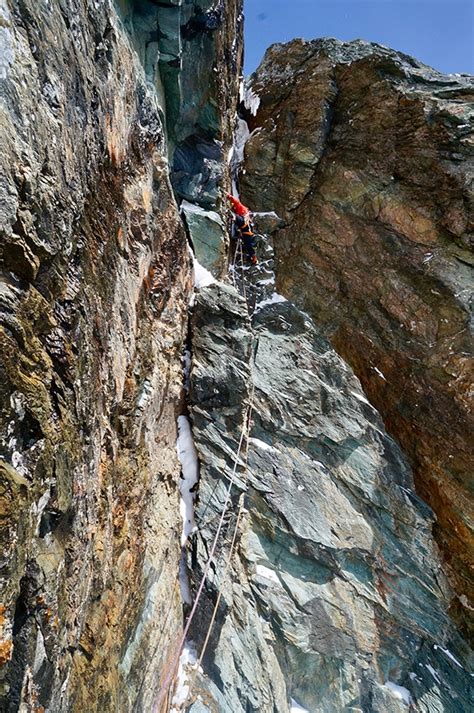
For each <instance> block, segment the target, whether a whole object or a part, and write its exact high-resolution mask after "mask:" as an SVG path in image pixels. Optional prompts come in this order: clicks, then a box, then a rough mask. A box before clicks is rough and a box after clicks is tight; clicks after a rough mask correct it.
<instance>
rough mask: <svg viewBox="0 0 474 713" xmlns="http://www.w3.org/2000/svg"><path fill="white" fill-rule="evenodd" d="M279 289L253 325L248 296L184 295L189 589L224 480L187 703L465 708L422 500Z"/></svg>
mask: <svg viewBox="0 0 474 713" xmlns="http://www.w3.org/2000/svg"><path fill="white" fill-rule="evenodd" d="M260 277H261V275H260ZM250 279H252V278H250ZM246 297H247V300H250V301H251V300H252V288H251V287H250V286H249V284H248V282H247V291H246ZM278 299H279V298H276V297H275V296H273V297H268V298H267V299H266V300H263V301H262V300H260V303H259V304H260V306H258V304H257V310H256V312H255V313H254V316H253V318H252V320H251V321H250V320H249V316H248V313H247V304H246V299H245V298H244V297H243V296H241V295H239V294H238V293H237V291H236V290H235V289H234V287H232V286H226V285H222V284H220V285H219V284H215V285H212V286H210V287H207V288H205V289H203V290H202V291H201V292H200V294H199V296H198V298H197V300H196V305H195V308H194V314H193V318H192V337H193V368H192V370H191V391H190V403H191V414H192V419H193V427H194V438H195V443H196V447H197V449H198V452H199V456H200V459H201V482H200V493H199V506H198V508H197V522H198V528H199V530H198V533H197V536H196V552H195V560H196V562H197V568H195V569H194V575H195V578H196V585H197V582H198V581H199V579H200V577H201V576H202V572H203V570H204V567H205V563H206V562H207V560H208V557H209V556H210V552H211V551H212V544H213V540H214V536H215V533H216V529H217V527H218V523H219V516H220V513H221V510H222V507H223V504H224V503H225V502H226V496H227V492H228V488H229V483H230V482H233V486H232V488H231V491H230V501H231V506H230V508H229V510H228V512H227V514H226V517H225V520H224V526H223V529H222V531H221V533H220V535H219V539H218V542H217V548H216V551H215V553H214V556H213V557H212V566H211V569H210V571H209V574H208V582H207V584H206V587H205V589H204V595H203V596H202V598H201V600H200V602H199V607H198V610H197V616H196V617H195V623H194V625H193V628H192V638H193V640H194V642H195V643H196V646H197V649H198V651H199V652H200V651H201V650H202V647H203V646H204V643H205V641H206V635H207V633H208V631H209V628H210V627H211V637H210V639H209V642H208V644H207V649H206V651H205V655H204V658H203V670H202V673H201V674H200V675H197V676H196V675H195V676H194V677H193V678H192V679H191V680H192V687H191V695H190V698H189V700H188V703H189V707H188V708H187V710H189V711H191V712H192V713H193V712H194V713H202V712H203V711H214V710H218V711H222V713H231V712H232V713H238V712H240V711H242V712H244V711H255V712H256V711H278V712H279V713H286V712H287V711H289V710H290V708H291V699H294V700H296V701H297V702H298V703H299V704H300V705H302V706H303V707H304V708H305V709H307V710H308V711H311V713H330V712H331V713H332V712H334V713H336V712H338V713H339V712H341V711H367V712H371V713H372V712H377V713H402V712H403V711H408V710H413V711H423V712H424V713H428V712H429V711H434V710H437V711H445V712H446V713H447V712H448V711H449V712H452V713H454V712H455V711H464V710H466V711H467V710H469V708H470V706H471V704H472V700H471V694H472V686H471V678H470V675H469V672H468V670H466V669H467V667H468V665H469V649H468V648H467V646H466V645H465V644H464V642H463V641H462V639H461V638H460V637H459V634H458V633H457V631H456V628H455V627H454V625H453V623H452V622H451V621H450V618H449V615H448V607H449V602H450V597H451V596H452V595H451V592H450V588H449V585H448V583H447V581H446V578H445V577H444V575H443V572H442V566H441V560H440V558H439V554H438V550H437V546H436V544H435V542H434V540H433V537H432V533H431V526H432V513H431V511H430V509H429V508H428V507H427V506H426V505H425V504H424V503H423V502H422V501H421V500H420V498H419V497H418V496H417V495H416V493H415V491H414V484H413V477H412V473H411V470H410V467H409V465H408V463H407V462H406V459H405V458H404V456H403V454H402V452H401V450H400V448H399V446H398V445H397V444H396V443H395V442H394V441H393V440H392V439H391V438H390V437H389V436H388V435H387V433H386V432H385V429H384V426H383V423H382V420H381V418H380V416H379V414H378V413H377V412H376V410H375V409H374V408H373V407H372V406H371V405H370V403H369V402H368V400H367V398H366V396H365V394H364V392H363V391H362V389H361V386H360V382H359V380H358V379H357V378H356V376H355V375H354V374H353V372H352V371H351V369H349V368H348V367H347V365H346V363H345V362H344V361H343V360H342V359H341V358H340V357H339V356H338V355H337V354H336V352H335V351H334V350H333V349H332V348H331V347H330V345H329V344H328V343H327V342H326V341H325V340H324V339H323V338H322V337H321V335H320V334H319V332H318V330H317V329H316V327H315V325H314V323H313V322H312V321H311V319H310V318H309V317H308V316H307V315H305V314H304V313H302V312H300V311H299V310H298V309H297V308H296V307H295V306H294V305H293V304H291V303H289V302H286V301H278ZM249 406H250V408H251V410H250V412H249ZM249 413H250V414H251V416H250V421H249ZM249 423H250V425H251V430H250V438H248V434H247V431H246V427H247V425H248V424H249ZM242 436H243V440H242ZM239 444H240V446H241V447H240V450H239ZM240 505H243V508H244V509H243V510H242V511H239V507H240ZM236 528H237V531H236ZM234 537H236V546H235V547H234V550H233V552H232V553H231V543H232V541H233V539H234ZM219 596H220V597H221V598H220V599H218V597H219ZM216 606H217V610H216V614H215V621H214V619H213V612H214V608H215V607H216ZM203 674H204V675H203Z"/></svg>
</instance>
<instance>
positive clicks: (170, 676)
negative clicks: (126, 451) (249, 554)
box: [153, 241, 255, 713]
mask: <svg viewBox="0 0 474 713" xmlns="http://www.w3.org/2000/svg"><path fill="white" fill-rule="evenodd" d="M239 246H240V251H239V252H240V263H241V269H242V291H243V297H244V299H245V304H246V308H247V314H248V315H249V316H250V307H249V303H248V299H247V291H246V288H245V277H244V257H243V249H242V244H241V241H239ZM237 249H238V247H237ZM237 249H236V253H237ZM236 253H235V254H234V266H233V267H234V269H235V257H236ZM233 281H234V285H235V275H233ZM252 363H253V357H251V360H250V381H251V384H252V387H251V392H250V395H249V402H248V405H247V408H246V410H245V415H244V419H243V423H242V430H241V434H240V439H239V445H238V448H237V452H236V455H235V459H234V465H233V469H232V473H231V478H230V481H229V486H228V488H227V493H226V497H225V500H224V505H223V507H222V512H221V516H220V519H219V524H218V526H217V530H216V533H215V535H214V540H213V542H212V546H211V550H210V553H209V556H208V559H207V562H206V565H205V567H204V571H203V574H202V577H201V581H200V583H199V587H198V590H197V593H196V597H195V599H194V603H193V607H192V609H191V612H190V614H189V616H188V619H187V621H186V626H185V627H184V629H183V632H182V634H181V637H180V640H179V644H178V646H177V648H176V650H175V654H174V657H173V658H172V661H171V665H170V666H169V668H168V670H167V673H166V676H165V679H164V682H163V684H162V686H161V688H160V692H159V694H158V699H157V701H156V704H155V706H154V707H153V713H159V711H160V709H161V706H162V705H163V703H164V702H165V701H166V702H167V701H169V693H170V686H171V684H172V682H173V680H174V679H175V677H176V670H177V667H178V666H179V659H180V656H181V652H182V649H183V646H184V644H185V642H186V637H187V635H188V632H189V629H190V627H191V624H192V621H193V619H194V616H195V614H196V611H197V607H198V604H199V601H200V599H201V595H202V592H203V590H204V584H205V582H206V579H207V575H208V574H209V569H210V566H211V563H212V560H213V558H214V555H215V551H216V548H217V543H218V541H219V536H220V533H221V530H222V527H223V524H224V519H225V515H226V512H227V508H228V505H229V502H230V496H231V492H232V488H233V486H234V484H235V476H236V473H237V466H238V464H239V460H240V454H241V451H242V446H243V442H244V438H245V436H247V447H246V455H245V471H244V473H245V474H246V473H247V460H248V437H249V435H250V428H251V416H252V412H253V397H254V390H255V387H254V383H253V378H252ZM242 512H243V498H242V497H241V499H240V503H239V509H238V512H237V519H236V524H235V528H234V533H233V537H232V542H231V546H230V550H229V553H228V556H227V558H226V565H225V569H224V573H223V576H222V579H221V582H220V584H219V587H218V595H217V600H216V603H215V605H214V609H213V613H212V617H211V621H210V623H209V627H208V630H207V633H206V638H205V640H204V644H203V648H202V650H201V654H200V656H199V659H198V661H197V663H196V672H197V671H198V670H199V667H200V665H201V663H202V660H203V658H204V654H205V651H206V648H207V645H208V643H209V639H210V636H211V632H212V628H213V625H214V622H215V619H216V616H217V611H218V609H219V604H220V600H221V597H222V584H223V582H224V581H225V578H226V575H227V572H228V570H229V567H230V564H231V560H232V555H233V552H234V549H235V545H236V542H237V534H238V530H239V525H240V520H241V517H242ZM167 707H168V706H167Z"/></svg>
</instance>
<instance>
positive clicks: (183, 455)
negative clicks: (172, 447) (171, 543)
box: [176, 416, 199, 547]
mask: <svg viewBox="0 0 474 713" xmlns="http://www.w3.org/2000/svg"><path fill="white" fill-rule="evenodd" d="M176 450H177V451H178V458H179V462H180V463H181V472H182V478H181V482H180V486H179V489H180V492H181V503H180V513H181V517H182V519H183V530H182V533H181V546H182V547H184V545H185V544H186V540H187V539H188V537H189V535H190V534H191V532H192V531H193V530H194V528H195V526H196V522H195V520H194V499H195V493H194V488H195V485H196V483H197V481H198V476H199V464H198V456H197V451H196V448H195V446H194V441H193V436H192V433H191V425H190V423H189V419H188V418H187V416H178V440H177V441H176Z"/></svg>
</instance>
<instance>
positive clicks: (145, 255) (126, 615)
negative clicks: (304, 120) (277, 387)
mask: <svg viewBox="0 0 474 713" xmlns="http://www.w3.org/2000/svg"><path fill="white" fill-rule="evenodd" d="M214 5H215V4H214ZM214 5H213V8H214V9H216V8H215V7H214ZM218 5H219V7H218V8H217V9H218V10H219V12H218V16H217V17H214V15H212V13H213V9H212V8H211V7H210V6H209V8H203V7H202V3H200V5H199V6H198V5H197V4H196V3H191V2H187V3H181V2H169V3H166V2H165V3H160V4H159V10H160V15H159V17H157V16H156V10H157V7H158V6H157V4H156V3H151V2H145V1H144V2H133V3H132V2H125V1H124V2H122V1H121V2H118V3H117V5H116V4H114V3H113V2H110V1H109V0H106V1H105V2H97V3H83V2H81V1H80V0H72V1H71V2H69V1H68V2H62V1H60V0H58V1H57V2H36V1H33V0H31V1H30V0H11V1H9V2H8V3H6V4H5V3H2V6H1V11H0V12H1V30H2V39H4V40H5V42H6V50H7V51H6V53H4V54H2V57H1V58H0V60H1V67H0V70H1V72H2V78H1V79H0V82H1V94H2V96H1V99H2V105H1V146H0V154H1V162H2V171H1V178H0V194H1V207H0V230H1V247H0V257H1V294H0V309H1V332H0V335H1V354H0V356H1V380H0V381H1V386H0V414H1V415H0V421H1V431H2V439H1V453H0V456H1V460H0V470H1V475H2V490H1V497H2V550H3V554H4V558H3V559H4V562H3V571H2V575H3V578H4V579H3V587H2V598H1V610H0V611H1V620H0V624H1V627H2V630H1V644H0V666H1V669H0V671H1V673H0V675H1V682H2V706H3V707H5V708H6V710H11V711H14V710H17V708H18V706H20V705H21V704H23V705H26V706H27V708H28V710H44V708H47V709H49V710H55V711H59V710H61V711H65V710H78V711H79V710H81V711H83V710H91V711H92V710H101V711H102V710H121V711H126V710H131V709H132V708H133V707H134V706H138V707H139V708H140V709H142V708H143V709H149V708H150V706H151V703H152V702H153V701H154V700H156V695H157V691H158V688H159V686H160V676H161V675H162V674H163V670H164V668H165V666H164V662H165V661H166V660H168V659H169V653H170V649H172V647H173V645H174V643H175V641H176V637H177V635H178V632H179V630H180V629H181V627H182V607H181V599H180V594H179V587H178V582H177V573H178V561H179V557H180V530H181V520H180V515H179V490H178V487H177V486H178V482H179V465H178V461H177V456H176V449H175V439H176V425H175V424H176V414H177V412H178V409H180V408H181V406H180V401H181V387H182V371H181V348H182V343H183V339H184V337H185V334H186V330H187V305H188V301H189V294H190V291H191V267H190V260H189V256H188V248H187V244H186V243H187V241H186V235H185V230H184V227H183V224H182V221H181V219H180V216H179V214H178V209H177V205H176V202H175V198H174V193H173V190H172V185H171V182H170V169H169V163H168V156H169V155H170V153H171V154H173V151H172V148H170V147H172V144H173V142H176V141H177V139H176V138H175V136H174V134H173V135H172V136H171V139H170V134H171V133H172V132H171V131H170V126H171V127H173V126H175V125H177V123H179V124H180V126H181V127H187V126H188V125H191V126H192V127H193V126H194V123H193V122H194V117H191V118H189V116H188V114H189V112H188V113H187V114H186V113H185V112H184V109H183V102H184V99H185V100H186V101H188V102H191V103H192V101H191V100H192V96H191V95H190V92H189V87H190V84H191V83H192V79H193V73H194V67H193V62H195V63H196V64H198V65H199V62H201V63H202V62H203V61H206V62H208V63H209V67H208V68H207V72H208V74H207V75H206V77H204V78H203V86H202V87H201V90H202V91H201V93H200V106H201V109H202V111H203V112H204V114H206V112H208V109H207V107H208V105H214V106H219V110H220V109H221V108H222V106H223V105H225V106H226V107H229V113H222V114H221V113H219V114H218V115H217V114H216V119H215V123H216V124H217V125H218V126H214V125H213V131H214V134H213V135H212V137H211V138H212V140H213V141H215V142H216V141H217V140H218V141H220V144H219V146H218V148H219V154H218V155H217V154H216V156H215V172H216V173H218V174H219V180H222V181H225V180H228V179H227V178H226V176H225V162H224V161H223V158H222V157H223V153H224V146H225V145H228V144H230V142H231V137H230V134H229V124H230V112H231V108H230V107H232V106H233V107H235V103H236V101H237V82H238V76H237V74H238V67H237V65H238V62H239V57H240V53H241V46H240V36H239V35H238V34H236V35H235V38H234V35H233V34H232V33H233V32H234V30H235V27H236V24H237V23H238V22H239V19H238V18H239V13H240V9H239V8H240V3H239V2H238V1H237V0H236V2H232V3H228V6H227V7H224V5H223V3H220V4H218ZM164 6H167V9H168V10H169V12H170V13H171V14H172V13H174V12H175V11H176V8H177V7H178V6H179V8H180V10H179V11H180V12H182V13H187V20H186V22H184V21H180V22H178V24H177V26H175V25H172V26H171V25H169V24H167V17H168V16H166V17H165V15H166V12H165V7H164ZM181 6H182V8H181ZM131 11H133V12H132V15H134V22H132V23H130V22H129V20H130V17H129V14H130V12H131ZM200 13H201V14H202V13H204V15H205V17H204V25H199V23H198V26H197V29H196V31H195V32H193V39H194V41H195V43H194V44H192V42H191V40H190V41H189V42H188V45H187V46H188V49H187V50H185V51H184V54H185V56H186V61H185V62H184V61H183V62H182V63H181V64H180V63H178V66H177V67H176V68H174V69H173V72H174V75H173V76H174V79H173V81H176V82H178V83H180V84H181V85H182V86H184V87H186V90H185V91H184V93H183V92H182V95H181V100H180V102H178V103H175V99H176V97H175V95H174V93H173V91H172V89H171V84H170V82H171V80H170V79H169V76H168V75H167V73H166V67H165V66H164V64H166V63H169V64H170V65H172V61H171V59H172V58H171V57H170V56H168V57H165V56H164V55H165V52H167V51H169V54H172V52H171V49H169V48H168V49H167V48H165V47H163V46H162V45H160V47H158V46H157V44H156V39H157V38H158V37H159V38H160V42H162V43H164V42H165V41H166V40H169V42H171V41H175V42H176V43H177V44H178V45H183V44H186V41H187V40H186V38H185V37H184V34H185V33H184V27H183V26H184V25H186V24H187V23H188V22H191V21H192V18H194V17H195V16H196V15H197V16H198V20H199V18H200V17H201V14H200ZM211 15H212V17H214V19H215V22H214V24H212V23H211V24H212V26H210V25H209V23H210V22H211V19H212V18H211ZM137 16H138V18H139V21H138V22H136V18H137ZM210 18H211V19H210ZM201 30H202V31H203V32H204V31H205V38H204V37H203V33H202V32H201ZM231 36H232V41H233V40H234V39H235V42H234V50H233V52H234V55H233V56H234V59H235V62H236V63H237V65H236V66H234V64H232V62H231V60H230V52H231V50H230V47H231V46H232V42H231ZM206 42H207V44H206ZM201 44H204V45H206V52H205V54H204V58H203V57H201V54H200V51H201ZM181 54H182V50H181V49H180V50H179V52H178V53H177V56H179V57H181ZM214 55H215V56H214ZM216 62H218V63H219V65H220V66H221V68H222V73H221V74H222V76H221V77H219V78H217V79H216V81H215V82H214V83H213V85H212V87H210V86H208V75H209V72H211V71H212V67H213V66H214V65H215V64H216ZM184 65H185V66H184ZM206 92H207V94H206ZM214 94H215V95H214ZM183 97H184V98H183ZM216 97H218V98H219V101H220V102H221V104H222V106H221V104H219V103H218V101H217V98H216ZM193 130H195V129H194V128H191V129H190V130H189V131H190V132H191V133H192V131H193ZM181 133H182V134H183V135H184V134H186V132H185V130H184V129H182V132H181ZM211 133H212V132H211ZM186 136H187V134H186ZM180 140H183V136H182V135H180ZM194 170H195V167H194V166H191V167H190V168H189V179H190V180H191V179H192V178H195V184H196V191H198V190H199V186H201V185H202V184H203V183H205V180H204V178H203V176H202V175H201V174H200V172H199V171H196V174H197V175H196V176H193V172H194ZM216 186H217V182H216V184H215V186H214V194H213V200H215V199H216V196H217V187H216Z"/></svg>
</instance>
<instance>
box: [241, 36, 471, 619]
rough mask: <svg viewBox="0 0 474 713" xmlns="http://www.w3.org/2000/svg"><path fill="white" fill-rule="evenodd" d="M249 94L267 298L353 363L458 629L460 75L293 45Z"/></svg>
mask: <svg viewBox="0 0 474 713" xmlns="http://www.w3.org/2000/svg"><path fill="white" fill-rule="evenodd" d="M250 88H251V90H252V92H253V95H252V94H250V95H249V97H248V102H247V105H248V106H251V107H252V109H253V111H254V112H255V111H256V116H255V115H251V114H250V113H249V122H250V128H251V130H253V133H252V135H251V137H250V139H249V141H248V142H247V144H246V150H245V156H246V161H245V170H244V171H243V173H242V176H241V183H242V188H243V191H242V192H243V196H244V200H245V201H246V202H247V203H248V204H249V205H251V206H252V207H253V208H255V209H257V210H262V211H276V212H277V213H278V215H279V216H280V218H281V219H282V220H283V221H284V222H285V225H284V226H283V227H280V229H278V226H277V228H276V231H275V233H274V238H275V249H276V262H277V267H276V272H277V287H278V289H279V291H280V292H282V293H283V294H285V295H286V296H287V297H291V298H292V299H293V300H294V301H295V302H296V303H297V304H298V305H300V306H301V307H303V308H304V309H306V310H307V311H308V312H310V313H311V315H312V316H313V317H314V319H315V320H316V322H317V324H318V325H319V326H320V328H321V329H322V332H323V334H325V335H326V336H327V337H329V338H330V340H331V342H332V344H333V345H334V346H335V348H336V349H337V351H338V352H339V354H341V355H342V356H343V357H344V358H345V359H346V360H347V361H348V362H349V363H350V364H351V365H352V367H353V369H354V371H355V373H356V374H357V376H358V377H359V378H360V380H361V382H362V384H363V387H364V390H365V391H366V393H367V395H368V397H369V400H370V402H371V403H372V404H374V405H375V406H376V408H377V409H378V410H379V411H380V413H381V414H382V416H383V418H384V422H385V424H386V427H387V429H388V431H389V432H390V433H391V434H392V436H394V437H395V438H396V439H397V440H398V442H399V443H400V445H401V446H402V448H403V450H404V452H405V453H406V455H407V456H408V459H409V461H410V463H411V465H412V467H413V471H414V476H415V484H416V488H417V492H418V493H419V494H420V495H421V496H422V497H423V498H424V499H425V500H426V501H427V502H428V503H429V504H430V505H431V507H432V508H433V510H434V511H435V514H436V522H435V525H434V528H435V533H436V537H437V540H438V542H439V544H440V545H441V548H442V551H443V554H444V559H445V569H446V571H447V572H448V574H449V576H450V577H451V579H452V581H453V582H454V583H455V587H456V591H457V594H458V599H455V600H453V602H452V609H453V613H455V614H456V615H457V616H459V620H460V623H461V625H462V626H463V627H466V630H467V627H468V622H467V619H469V618H470V615H469V611H470V609H469V607H470V606H472V595H473V584H472V583H473V578H472V567H473V556H472V552H473V549H472V548H473V530H472V523H473V506H472V503H473V500H472V462H473V460H472V457H473V453H472V444H473V439H472V432H473V421H472V390H471V384H472V358H471V354H472V338H471V332H470V321H469V320H470V303H469V300H470V295H471V289H472V262H473V258H472V244H471V240H472V232H471V231H472V192H471V187H472V176H473V169H472V165H473V164H472V149H473V143H472V105H470V104H469V102H470V101H472V99H473V97H474V84H473V81H472V77H469V76H467V75H462V76H461V75H449V76H446V75H442V74H440V73H438V72H436V71H434V70H432V69H430V68H429V67H426V66H424V65H422V64H420V63H418V62H417V61H416V60H414V59H412V58H410V57H407V56H406V55H401V54H399V53H396V52H394V51H392V50H388V49H387V48H384V47H381V46H378V45H373V44H369V43H365V42H362V41H356V42H351V43H347V44H344V43H341V42H338V41H336V40H317V41H314V42H303V41H299V40H298V41H294V42H291V43H289V44H287V45H275V46H273V47H272V48H270V49H269V50H268V52H267V54H266V56H265V59H264V61H263V63H262V65H261V66H260V68H259V69H258V70H257V72H256V73H255V74H254V75H253V76H252V78H251V81H250ZM469 602H471V604H469ZM463 610H464V611H463Z"/></svg>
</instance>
